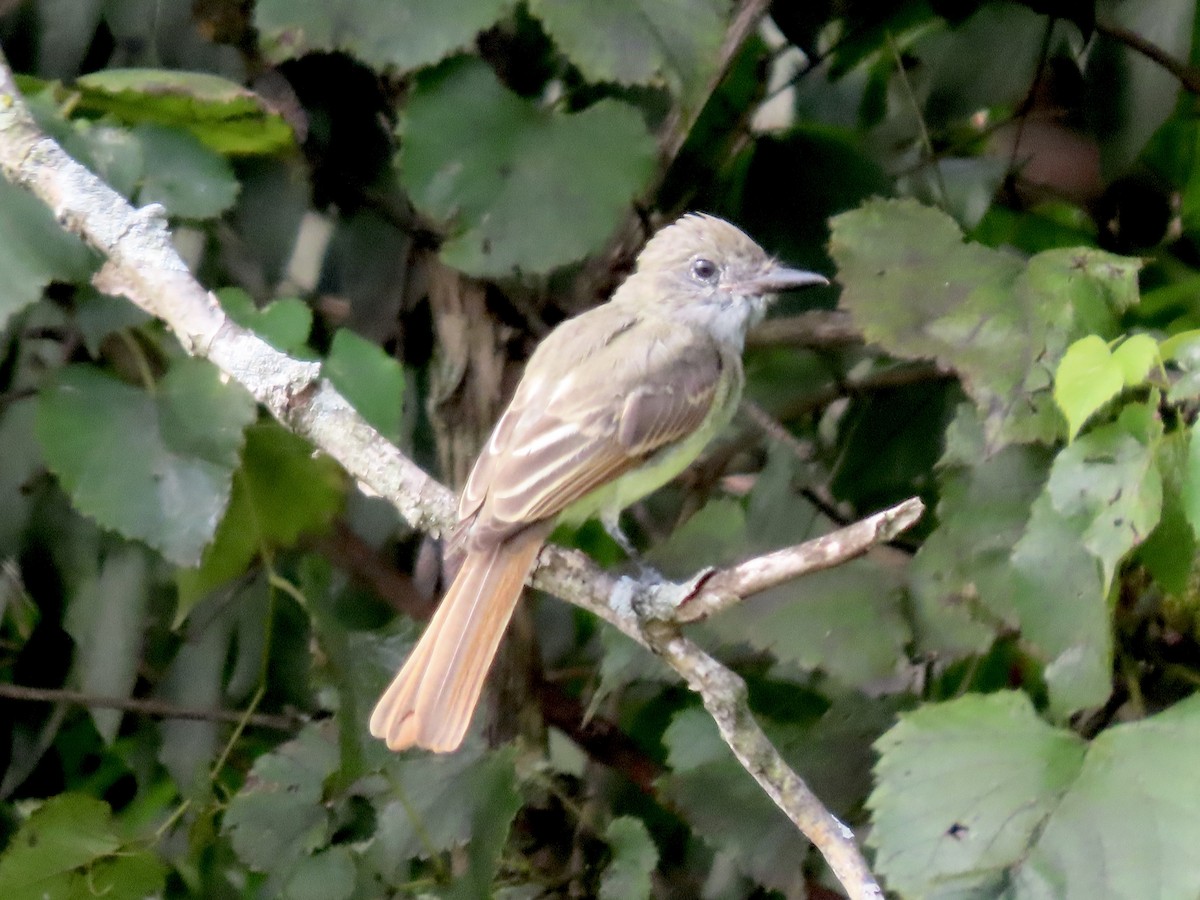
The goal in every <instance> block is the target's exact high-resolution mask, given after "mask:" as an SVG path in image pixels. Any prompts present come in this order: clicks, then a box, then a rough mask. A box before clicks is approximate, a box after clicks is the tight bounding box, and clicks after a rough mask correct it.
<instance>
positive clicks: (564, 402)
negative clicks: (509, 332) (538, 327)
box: [460, 318, 725, 543]
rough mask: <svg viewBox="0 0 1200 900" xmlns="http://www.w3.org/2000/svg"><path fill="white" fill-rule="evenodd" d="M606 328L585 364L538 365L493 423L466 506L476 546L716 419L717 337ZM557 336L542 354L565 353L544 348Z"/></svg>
mask: <svg viewBox="0 0 1200 900" xmlns="http://www.w3.org/2000/svg"><path fill="white" fill-rule="evenodd" d="M568 324H569V325H574V322H571V323H568ZM593 324H596V323H593ZM601 324H605V325H608V326H610V327H607V328H604V329H601V331H600V339H598V340H596V341H593V342H591V343H589V344H587V345H586V346H583V347H581V346H580V344H579V342H575V343H574V344H573V345H572V348H573V352H574V353H575V354H576V355H577V357H578V358H576V359H571V360H565V359H563V358H562V356H561V354H558V355H555V356H552V357H550V358H553V359H556V360H558V361H560V362H561V363H562V364H560V365H556V366H541V367H534V366H532V365H531V367H530V370H529V371H528V372H527V374H526V376H525V378H524V379H523V380H522V382H521V384H520V385H519V386H518V388H517V392H516V395H515V396H514V397H513V400H512V403H511V404H510V405H509V407H508V409H507V410H506V411H505V413H504V415H503V416H502V417H501V418H500V421H499V422H497V423H496V427H495V429H494V431H493V432H492V436H491V438H490V439H489V440H488V443H487V445H486V446H485V447H484V450H483V452H482V453H481V455H480V457H479V460H478V461H477V462H476V464H475V468H474V469H473V471H472V473H471V477H470V479H469V481H468V483H467V487H466V489H465V490H464V492H463V498H462V503H461V505H460V514H461V515H462V516H463V518H464V519H471V520H472V523H471V536H472V540H473V541H480V542H483V543H490V542H491V541H494V540H497V539H502V538H503V537H505V536H506V535H508V534H511V533H513V532H515V531H517V530H519V529H520V528H522V527H524V526H526V525H528V524H530V523H532V522H536V521H541V520H544V519H549V518H551V517H553V516H557V515H558V514H559V513H560V512H562V511H563V510H564V509H566V508H567V507H569V506H570V505H571V504H572V503H574V502H575V501H577V500H579V499H581V498H583V497H586V496H587V495H588V494H589V493H591V492H592V491H593V490H596V489H597V488H599V487H601V486H602V485H604V484H606V483H608V482H609V481H612V480H613V479H615V478H617V477H619V476H620V475H622V474H624V473H625V472H628V471H629V470H630V469H633V468H635V467H636V466H638V465H639V464H640V463H642V462H643V461H645V460H646V459H647V458H649V457H651V456H653V455H654V454H655V453H656V452H657V451H659V450H661V449H663V448H665V447H668V446H670V445H671V444H673V443H675V442H676V441H678V440H680V439H682V438H685V437H687V436H688V435H690V434H691V433H692V432H694V431H695V430H696V429H697V428H699V427H700V425H701V424H702V423H703V422H704V420H705V419H706V418H707V417H708V415H709V413H710V412H711V411H712V407H713V403H714V401H715V400H716V398H717V391H718V389H719V387H720V383H721V374H722V369H723V367H724V365H725V362H724V361H723V359H722V356H721V353H720V351H719V349H718V348H717V346H716V344H715V343H714V342H713V341H712V340H711V339H709V338H707V337H706V336H705V335H704V334H703V333H702V332H697V331H693V330H692V329H690V328H687V327H680V326H679V325H678V324H676V323H672V322H668V321H665V320H660V319H657V318H655V319H645V318H642V319H634V320H624V321H622V322H615V321H614V322H604V323H601ZM556 336H557V332H555V333H554V334H552V335H551V337H550V338H548V339H547V342H544V343H543V347H540V348H539V352H540V353H547V352H549V353H550V354H555V351H556V350H561V349H562V348H561V346H560V347H558V348H556V347H554V346H546V343H548V342H550V341H553V340H554V338H555V337H556ZM606 347H607V348H611V349H610V350H609V351H608V352H605V353H604V354H603V355H602V356H599V355H598V354H599V351H600V350H602V349H604V348H606ZM618 367H619V369H620V371H619V372H618V371H617V369H618ZM539 370H540V371H539Z"/></svg>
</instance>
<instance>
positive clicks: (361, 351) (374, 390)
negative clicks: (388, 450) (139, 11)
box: [321, 328, 404, 443]
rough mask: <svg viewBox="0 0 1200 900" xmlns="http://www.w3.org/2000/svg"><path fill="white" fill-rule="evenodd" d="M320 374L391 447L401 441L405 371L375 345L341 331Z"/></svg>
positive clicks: (352, 333)
mask: <svg viewBox="0 0 1200 900" xmlns="http://www.w3.org/2000/svg"><path fill="white" fill-rule="evenodd" d="M321 372H322V373H323V374H324V375H325V377H326V378H328V379H329V380H330V382H331V383H332V384H333V386H334V387H335V388H337V389H338V390H339V391H340V392H341V393H342V395H343V396H344V397H345V398H346V399H347V400H349V401H350V403H351V404H352V405H353V406H354V408H355V409H357V410H358V411H359V413H361V414H362V416H363V418H364V419H366V420H367V421H368V422H370V423H371V425H372V426H373V427H374V428H375V430H376V431H378V432H379V433H380V434H382V435H383V436H384V437H385V438H387V439H388V440H389V441H391V442H392V443H396V442H397V441H399V440H400V422H401V418H402V414H403V411H404V369H402V368H401V367H400V364H399V363H398V362H396V360H395V359H393V358H392V357H391V356H389V355H388V354H386V353H384V352H383V349H382V348H381V347H380V346H379V345H378V344H373V343H371V342H370V341H368V340H366V339H365V338H361V337H359V336H358V335H357V334H355V333H354V332H353V331H349V330H348V329H345V328H341V329H339V330H338V331H337V333H335V334H334V336H333V343H332V344H331V345H330V347H329V355H328V356H327V357H326V358H325V363H324V364H323V365H322V366H321Z"/></svg>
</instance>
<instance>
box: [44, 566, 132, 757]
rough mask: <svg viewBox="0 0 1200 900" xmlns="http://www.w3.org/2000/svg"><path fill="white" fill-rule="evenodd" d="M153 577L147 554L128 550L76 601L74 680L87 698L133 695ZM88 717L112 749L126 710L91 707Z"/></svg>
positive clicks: (70, 616) (72, 614)
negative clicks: (89, 695)
mask: <svg viewBox="0 0 1200 900" xmlns="http://www.w3.org/2000/svg"><path fill="white" fill-rule="evenodd" d="M148 574H149V573H148V572H147V566H146V553H145V551H144V550H143V549H141V548H140V547H137V546H129V545H126V546H122V547H119V548H117V549H115V550H114V551H113V552H112V553H110V554H109V555H108V557H107V558H106V559H105V560H104V562H103V563H102V564H101V566H100V571H99V572H98V573H97V574H96V575H95V577H93V578H90V579H88V580H87V581H86V582H84V583H83V584H82V585H81V586H80V587H79V588H78V589H77V590H76V592H75V593H74V594H73V595H72V596H71V598H70V604H69V606H68V608H67V615H66V619H65V622H64V624H65V626H66V629H67V632H68V633H69V634H70V635H71V638H72V639H73V640H74V641H75V649H76V653H75V668H74V681H75V682H76V683H77V684H78V686H79V688H80V689H81V690H83V691H84V692H85V693H88V694H91V695H93V696H98V697H119V698H122V699H124V698H127V697H129V696H130V695H131V693H132V692H133V686H134V684H135V683H136V681H137V673H138V666H139V665H140V663H141V660H142V632H143V631H144V630H145V616H146V607H147V603H148V600H149V587H150V584H149V580H148ZM88 712H89V713H90V714H91V717H92V721H93V722H95V724H96V730H97V731H98V732H100V736H101V737H102V738H104V740H105V741H106V742H108V743H110V744H111V743H112V741H113V740H114V739H115V738H116V736H117V729H118V728H119V727H120V725H121V715H122V714H121V711H120V710H119V709H106V708H102V707H96V706H91V707H88Z"/></svg>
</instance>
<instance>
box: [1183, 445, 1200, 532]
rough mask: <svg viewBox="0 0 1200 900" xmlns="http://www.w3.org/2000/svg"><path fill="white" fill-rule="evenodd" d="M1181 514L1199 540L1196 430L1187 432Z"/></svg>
mask: <svg viewBox="0 0 1200 900" xmlns="http://www.w3.org/2000/svg"><path fill="white" fill-rule="evenodd" d="M1183 512H1184V515H1186V516H1187V520H1188V521H1189V522H1191V524H1192V531H1194V532H1195V534H1196V536H1197V537H1198V538H1200V438H1197V437H1196V428H1195V426H1193V427H1192V428H1191V429H1190V430H1189V431H1188V451H1187V461H1186V462H1185V463H1184V472H1183Z"/></svg>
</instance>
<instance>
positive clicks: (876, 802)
mask: <svg viewBox="0 0 1200 900" xmlns="http://www.w3.org/2000/svg"><path fill="white" fill-rule="evenodd" d="M1198 738H1200V698H1196V697H1193V698H1190V699H1189V700H1186V701H1184V702H1182V703H1179V704H1177V705H1176V706H1175V707H1173V708H1171V709H1169V710H1167V711H1166V712H1163V713H1160V714H1158V715H1156V716H1152V717H1150V718H1148V719H1145V720H1143V721H1140V722H1132V723H1128V724H1122V725H1117V726H1115V727H1113V728H1110V729H1108V730H1107V731H1105V732H1103V733H1101V734H1100V735H1099V736H1098V737H1096V738H1095V739H1094V740H1093V741H1091V743H1090V744H1089V743H1085V742H1083V741H1082V740H1080V738H1079V737H1078V736H1077V735H1075V734H1073V733H1071V732H1069V731H1063V730H1056V729H1053V728H1050V727H1049V726H1048V725H1046V724H1044V723H1043V722H1041V721H1040V720H1039V719H1038V718H1037V716H1036V715H1035V714H1034V712H1033V710H1032V708H1031V707H1030V704H1029V701H1028V699H1027V698H1026V697H1025V696H1023V695H1021V694H1014V693H1002V694H993V695H990V696H987V697H979V696H970V697H964V698H962V699H959V700H955V701H952V702H950V703H943V704H939V705H935V706H926V707H924V708H922V709H920V710H917V711H916V712H913V713H909V714H906V715H904V716H902V718H901V721H900V723H899V724H898V725H897V726H896V727H895V728H893V729H892V730H891V731H889V732H888V733H887V734H886V735H884V737H883V738H881V739H880V740H879V742H878V743H877V745H876V747H877V749H878V750H879V752H880V760H879V765H878V766H877V768H876V776H877V779H878V785H879V786H878V787H877V788H876V790H875V793H874V794H872V796H871V800H870V806H871V808H872V810H873V814H874V815H873V818H874V823H875V827H874V829H873V830H872V833H871V842H872V843H873V844H874V845H875V846H876V847H877V848H878V850H879V852H878V855H877V856H876V866H877V868H878V870H879V871H880V872H881V873H882V874H883V875H884V876H885V877H886V878H887V881H888V885H889V887H891V888H892V889H893V890H895V891H897V892H899V893H903V894H905V895H906V896H1001V895H1003V896H1013V897H1063V898H1069V900H1070V898H1080V900H1082V898H1092V897H1190V896H1194V895H1196V893H1197V892H1200V870H1197V868H1196V866H1195V865H1193V864H1192V860H1191V856H1190V853H1191V848H1192V847H1194V846H1195V844H1196V842H1197V841H1198V840H1200V820H1198V819H1197V817H1196V816H1195V814H1194V810H1195V809H1196V807H1197V805H1200V774H1197V771H1196V767H1195V766H1194V765H1193V763H1192V757H1191V748H1192V747H1193V746H1194V745H1195V742H1196V741H1197V739H1198ZM981 772H986V773H987V775H986V777H982V778H981V777H980V773H981ZM1114 848H1120V849H1119V852H1118V851H1117V850H1114ZM1097 860H1103V865H1097Z"/></svg>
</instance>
